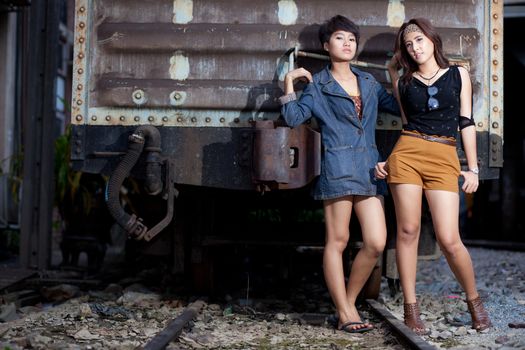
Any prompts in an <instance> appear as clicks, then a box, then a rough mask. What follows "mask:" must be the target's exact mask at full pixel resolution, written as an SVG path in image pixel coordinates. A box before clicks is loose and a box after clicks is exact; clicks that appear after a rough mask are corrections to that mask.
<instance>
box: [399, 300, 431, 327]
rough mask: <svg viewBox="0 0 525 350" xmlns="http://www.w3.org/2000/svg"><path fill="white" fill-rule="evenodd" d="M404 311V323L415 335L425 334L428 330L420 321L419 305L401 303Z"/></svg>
mask: <svg viewBox="0 0 525 350" xmlns="http://www.w3.org/2000/svg"><path fill="white" fill-rule="evenodd" d="M403 310H404V313H405V324H406V325H407V326H408V328H410V329H411V330H412V331H414V333H416V334H417V335H427V334H429V333H430V332H429V331H428V330H427V329H426V327H425V324H424V323H423V321H421V318H420V315H419V306H418V305H417V303H412V304H403Z"/></svg>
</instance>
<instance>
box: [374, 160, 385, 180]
mask: <svg viewBox="0 0 525 350" xmlns="http://www.w3.org/2000/svg"><path fill="white" fill-rule="evenodd" d="M386 168H387V165H386V162H379V163H377V164H376V166H375V169H374V175H375V177H376V179H381V180H382V179H384V178H386V177H387V175H388V172H387V171H386Z"/></svg>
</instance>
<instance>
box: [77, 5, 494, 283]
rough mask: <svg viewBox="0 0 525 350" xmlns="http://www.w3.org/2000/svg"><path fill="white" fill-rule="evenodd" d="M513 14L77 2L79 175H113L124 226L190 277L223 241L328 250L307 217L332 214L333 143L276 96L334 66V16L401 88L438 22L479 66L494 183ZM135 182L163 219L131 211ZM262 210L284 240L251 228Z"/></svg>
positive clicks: (457, 50) (481, 149) (378, 73)
mask: <svg viewBox="0 0 525 350" xmlns="http://www.w3.org/2000/svg"><path fill="white" fill-rule="evenodd" d="M502 11H503V1H498V0H476V1H470V0H461V1H440V2H435V1H419V0H405V1H401V0H373V1H370V0H367V1H363V0H355V1H340V0H327V1H315V0H304V1H295V0H271V1H252V2H246V1H243V0H220V1H204V0H169V1H168V0H149V1H139V0H111V1H109V0H76V7H75V37H74V58H73V60H74V67H73V74H74V81H73V92H72V114H71V115H72V117H71V118H72V119H71V124H72V140H71V161H72V164H73V166H74V168H75V169H77V170H81V171H83V172H87V173H98V174H104V175H108V176H110V180H109V184H108V189H107V193H106V196H107V201H108V206H109V208H110V211H111V213H112V215H113V217H114V218H115V219H116V220H117V222H118V223H119V224H120V225H121V226H122V227H124V228H125V230H126V231H127V232H128V234H129V235H130V236H131V237H134V238H136V239H139V240H142V241H145V242H149V243H147V244H146V246H148V245H150V246H151V247H153V246H155V245H156V246H157V248H155V249H157V250H163V249H164V250H166V249H168V248H167V247H169V249H171V252H172V253H173V255H174V256H175V258H174V259H175V266H176V267H175V269H177V266H178V268H179V269H181V268H183V266H186V267H187V266H188V265H191V266H193V270H194V272H195V275H199V274H201V275H205V274H206V272H209V271H210V269H212V267H210V264H206V261H207V259H206V256H207V254H208V253H207V252H209V250H208V249H207V248H206V247H207V246H209V245H212V244H222V243H224V242H226V241H227V240H228V241H230V242H231V241H237V242H245V241H247V239H248V237H251V236H252V235H254V232H257V231H263V232H262V234H263V237H265V238H264V239H262V240H260V242H265V243H264V244H269V243H268V242H269V241H272V240H273V238H271V237H274V236H273V235H272V233H275V232H276V231H275V230H277V231H279V232H280V233H279V234H276V236H278V237H279V238H280V240H278V242H279V243H276V245H280V244H285V245H286V244H291V243H290V242H296V239H300V240H301V242H304V241H305V240H308V239H310V238H312V239H313V237H314V236H312V235H310V236H309V235H307V234H305V233H306V232H309V231H312V228H313V227H316V230H314V231H316V234H317V236H315V237H317V240H319V241H321V240H322V234H319V230H318V228H319V225H317V226H316V225H313V224H311V222H310V221H311V220H310V219H312V217H315V216H316V214H315V213H316V212H315V210H314V211H313V213H314V214H305V213H306V211H305V210H303V209H304V208H308V209H311V208H315V206H316V204H315V203H313V202H312V201H311V200H310V199H309V196H308V188H309V186H310V185H311V183H312V181H315V177H316V175H318V174H319V160H320V157H321V154H320V152H321V147H320V146H321V145H320V139H319V134H318V133H317V131H316V130H315V123H312V124H307V125H303V126H301V127H298V128H295V129H290V128H289V127H287V126H286V125H285V124H284V123H283V121H282V118H280V115H279V105H278V103H277V101H276V98H277V97H279V96H281V95H282V94H283V84H282V83H283V77H284V75H285V73H286V72H287V71H288V70H289V69H292V68H293V67H297V66H304V67H307V68H308V69H310V70H311V71H316V70H318V69H320V68H321V67H322V66H323V65H324V64H325V61H323V56H322V55H319V54H322V50H321V47H320V45H319V43H318V42H317V41H318V39H317V29H318V25H319V24H320V23H321V22H322V21H324V20H325V19H327V18H329V17H331V16H333V15H334V14H343V15H346V16H348V17H349V18H351V19H353V20H354V21H355V22H356V23H357V24H358V25H359V26H360V29H361V33H362V34H361V35H362V36H361V43H360V48H359V54H358V57H357V60H358V61H356V64H357V65H360V66H362V67H363V69H365V70H368V71H369V72H371V73H372V74H374V76H375V77H376V78H377V79H378V81H380V82H381V83H383V84H384V85H385V87H387V88H390V87H391V84H390V82H389V81H388V77H387V74H386V70H385V64H386V62H387V61H388V60H389V59H390V57H391V55H392V50H393V46H394V38H395V33H396V31H397V29H398V28H399V26H400V25H401V24H402V23H403V22H404V21H406V20H408V19H410V18H413V17H427V18H429V19H431V20H432V22H433V23H434V24H435V26H436V27H437V28H438V30H439V32H440V34H441V35H442V38H443V41H444V49H445V53H446V55H447V56H448V57H449V58H450V59H451V60H452V61H453V62H458V63H459V64H463V65H465V66H467V67H468V69H469V70H470V73H471V79H472V82H473V91H474V99H473V101H474V105H473V113H474V118H475V120H476V130H477V142H478V153H479V168H480V171H481V174H480V175H481V178H482V179H493V178H497V177H498V175H499V169H500V167H502V162H503V156H502V143H503V100H502V91H503V89H502V86H503V74H502V70H503V64H502V63H503V62H502V60H503V48H502V45H503V40H502V39H503V13H502ZM400 124H401V123H400V122H399V119H398V118H395V117H393V116H390V115H385V114H383V115H380V117H379V119H378V121H377V129H378V131H377V132H378V146H379V148H380V149H381V151H382V152H383V153H384V154H385V155H386V154H388V152H389V151H390V149H391V148H392V146H393V144H394V142H395V140H396V138H397V136H398V135H399V131H400V128H401V125H400ZM458 152H459V154H460V159H461V160H462V163H465V159H464V156H463V154H462V151H461V149H458ZM130 176H133V177H134V178H137V179H141V180H140V181H141V185H144V188H145V192H147V193H149V194H150V195H152V196H153V197H152V198H156V199H157V200H156V202H155V200H154V202H155V204H154V205H152V206H150V205H148V206H145V207H150V208H155V210H150V211H149V212H148V209H147V208H146V209H145V210H146V211H145V212H144V213H143V214H138V213H137V212H133V213H132V212H131V211H130V210H129V208H127V209H125V208H123V207H122V204H121V201H120V187H121V185H122V183H123V181H125V179H126V178H127V177H130ZM261 193H265V194H264V195H261ZM254 208H258V209H257V210H259V211H257V210H256V211H254ZM261 208H264V210H266V211H264V210H263V211H261V210H260V209H261ZM317 208H318V206H317ZM254 213H256V214H254ZM257 213H258V214H257ZM261 213H263V214H261ZM264 213H266V214H264ZM254 215H255V216H259V217H261V216H262V217H265V218H266V219H267V220H266V221H268V222H274V223H275V222H276V221H277V222H279V225H278V226H279V229H277V228H276V227H277V225H273V226H272V225H270V226H265V225H262V224H260V222H259V224H255V225H252V226H249V223H250V222H251V223H253V222H254V221H253V220H252V221H250V220H249V219H247V218H250V217H252V218H253V216H254ZM313 221H315V220H313ZM317 221H319V220H317ZM321 221H322V220H321ZM171 223H172V224H173V225H170V224H171ZM321 229H322V228H321ZM166 231H168V233H167V234H166ZM217 232H229V233H230V235H229V236H228V237H227V238H228V239H227V240H225V239H224V237H222V238H218V237H215V236H214V235H215V234H217ZM293 232H295V233H297V235H294V233H293ZM285 233H286V234H285ZM314 235H315V234H314ZM163 237H164V238H163ZM298 237H300V238H298ZM305 237H309V238H308V239H306V238H305ZM166 240H169V242H171V243H169V244H167V243H166V242H167V241H166ZM221 242H222V243H221ZM297 242H298V241H297ZM181 246H184V247H186V248H185V249H183V248H181ZM188 247H189V248H188ZM146 249H149V248H146ZM151 249H153V250H155V249H154V248H151Z"/></svg>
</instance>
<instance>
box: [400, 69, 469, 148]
mask: <svg viewBox="0 0 525 350" xmlns="http://www.w3.org/2000/svg"><path fill="white" fill-rule="evenodd" d="M430 86H435V87H437V89H438V91H437V93H436V94H435V95H433V97H434V98H435V99H437V101H438V103H439V107H437V108H436V109H432V110H430V109H429V107H428V100H429V97H430V96H429V93H428V86H427V85H426V84H425V83H423V82H421V81H420V80H418V79H416V78H412V79H411V80H410V82H409V83H408V84H404V83H403V82H402V81H401V80H399V94H400V97H401V103H402V104H403V110H404V112H405V115H406V117H407V121H408V124H407V125H405V127H404V129H405V130H411V131H417V132H420V133H423V134H427V135H437V136H446V137H454V138H455V137H456V135H457V131H458V120H459V107H460V101H459V96H460V93H461V75H460V73H459V69H458V67H457V66H450V67H449V70H448V71H447V72H445V74H443V75H442V76H441V77H439V78H438V79H437V80H436V81H435V82H434V84H432V85H430Z"/></svg>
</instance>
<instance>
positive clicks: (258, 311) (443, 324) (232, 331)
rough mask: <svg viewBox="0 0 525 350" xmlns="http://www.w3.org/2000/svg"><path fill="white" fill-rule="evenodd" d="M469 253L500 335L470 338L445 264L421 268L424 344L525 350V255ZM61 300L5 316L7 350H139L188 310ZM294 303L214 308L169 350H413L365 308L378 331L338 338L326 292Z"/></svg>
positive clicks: (161, 304) (147, 298) (98, 294)
mask: <svg viewBox="0 0 525 350" xmlns="http://www.w3.org/2000/svg"><path fill="white" fill-rule="evenodd" d="M469 250H470V252H471V254H472V257H473V260H474V266H475V270H476V273H477V278H478V280H477V282H478V286H479V289H480V293H481V294H482V296H483V297H484V298H485V300H486V301H485V306H486V308H487V309H488V311H489V312H490V315H491V317H492V321H493V323H494V327H492V328H491V329H490V330H488V331H486V332H483V333H476V332H475V331H473V330H471V329H470V325H469V323H470V316H469V315H468V313H466V304H465V303H464V302H463V301H462V300H463V299H464V295H462V294H461V292H460V291H459V290H460V288H459V286H458V285H457V283H456V282H455V279H454V278H453V276H452V274H451V273H450V271H449V268H448V265H447V264H446V262H445V260H444V258H443V257H441V258H439V259H438V260H434V261H420V262H419V271H418V280H417V292H418V294H419V300H420V303H421V309H422V315H423V317H424V318H425V322H426V323H427V326H429V327H430V328H431V331H432V333H431V334H430V336H426V337H425V339H426V340H427V341H430V342H431V343H433V344H434V345H435V346H436V347H438V348H451V349H504V350H508V349H525V329H523V328H510V327H509V324H516V325H519V324H521V325H523V324H524V323H525V278H524V274H523V271H525V269H524V267H525V253H517V252H506V251H493V250H486V249H469ZM316 281H319V279H317V280H316ZM57 291H61V292H62V294H61V295H62V296H64V295H68V298H69V299H68V300H67V301H65V302H61V303H59V304H55V305H51V304H49V305H38V306H36V307H25V308H21V309H16V312H15V310H14V304H11V306H10V305H3V306H2V310H1V314H2V315H8V314H10V315H11V317H12V318H13V320H11V321H9V322H5V323H1V324H0V348H1V349H13V350H15V349H28V348H32V349H136V348H138V347H140V346H143V345H144V344H146V343H147V341H148V340H150V339H151V338H152V337H153V336H154V335H155V334H157V333H158V332H160V331H161V330H162V329H163V328H164V327H165V326H166V325H167V323H168V322H169V320H171V319H173V318H175V317H176V316H177V315H179V314H180V313H181V312H182V310H183V309H184V306H185V305H186V304H187V302H188V300H186V299H183V298H177V297H174V296H169V297H168V296H166V295H161V294H157V293H154V292H153V291H151V290H149V289H147V288H145V287H144V286H143V285H140V284H131V285H130V284H129V283H128V284H127V285H126V283H124V282H121V283H119V284H113V285H110V286H108V288H106V289H105V290H104V291H91V292H89V293H85V292H84V293H82V292H79V291H78V290H75V288H73V287H71V286H62V287H59V288H57ZM76 292H79V293H76ZM48 293H49V291H48ZM59 294H60V293H59ZM78 294H80V296H75V297H73V296H74V295H78ZM55 295H56V294H55ZM292 295H293V298H290V299H282V298H281V299H279V298H277V297H274V296H265V298H264V299H249V300H248V302H246V300H242V299H236V298H231V297H230V298H228V297H227V298H226V299H225V300H224V301H221V302H220V303H212V302H210V303H208V304H206V306H205V307H204V309H203V311H202V313H201V314H200V315H199V316H198V317H197V319H196V320H194V322H192V324H191V325H190V327H188V328H187V329H185V330H184V331H183V333H182V334H181V336H180V338H179V340H178V341H176V342H172V343H171V344H170V345H169V346H168V349H171V350H174V349H332V350H333V349H404V348H405V346H404V345H403V344H400V343H399V342H398V340H397V339H396V338H395V337H394V335H393V334H392V333H391V330H390V329H389V328H388V327H387V326H386V325H383V324H382V323H380V319H379V318H377V317H376V316H375V315H374V314H373V313H372V312H371V311H370V309H368V308H366V307H365V306H363V307H361V310H362V316H363V318H365V319H368V320H370V321H371V322H373V323H374V324H375V325H376V329H375V330H373V331H371V332H369V333H365V334H348V333H343V332H339V331H335V330H334V329H333V328H332V327H331V326H329V325H328V324H327V323H326V318H327V316H328V315H330V314H331V313H332V312H333V309H332V306H331V303H330V300H329V297H328V294H327V293H326V288H325V287H324V285H323V284H319V283H312V282H305V283H304V284H303V285H301V286H300V287H299V288H298V289H297V290H293V291H292ZM380 301H382V302H383V303H385V305H386V306H387V308H389V309H390V310H391V312H392V313H393V314H394V315H396V316H397V317H399V318H401V317H402V301H401V298H400V296H399V294H398V295H396V296H394V297H391V296H390V293H389V289H388V286H387V284H386V283H384V284H383V286H382V293H381V296H380ZM9 307H11V308H12V310H11V312H10V311H9Z"/></svg>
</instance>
